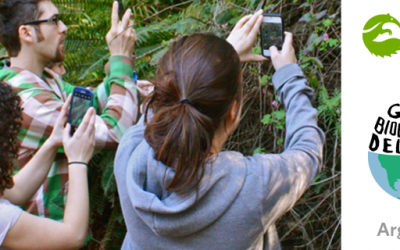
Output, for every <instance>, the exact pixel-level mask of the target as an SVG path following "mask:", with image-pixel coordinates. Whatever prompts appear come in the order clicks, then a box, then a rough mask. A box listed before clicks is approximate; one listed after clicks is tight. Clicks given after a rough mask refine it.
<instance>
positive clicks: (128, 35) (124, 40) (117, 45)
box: [106, 1, 136, 56]
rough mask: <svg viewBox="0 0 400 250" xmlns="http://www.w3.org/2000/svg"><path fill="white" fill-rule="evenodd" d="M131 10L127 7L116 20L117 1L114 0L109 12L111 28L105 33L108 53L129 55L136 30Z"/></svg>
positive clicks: (131, 51)
mask: <svg viewBox="0 0 400 250" xmlns="http://www.w3.org/2000/svg"><path fill="white" fill-rule="evenodd" d="M131 17H132V11H131V9H127V10H126V12H125V14H124V16H123V17H122V20H121V21H118V2H117V1H114V3H113V7H112V13H111V29H110V30H109V31H108V33H107V35H106V41H107V44H108V49H109V50H110V54H111V55H112V56H113V55H123V56H131V55H132V53H133V49H134V48H135V42H136V31H135V30H134V29H133V21H132V20H131Z"/></svg>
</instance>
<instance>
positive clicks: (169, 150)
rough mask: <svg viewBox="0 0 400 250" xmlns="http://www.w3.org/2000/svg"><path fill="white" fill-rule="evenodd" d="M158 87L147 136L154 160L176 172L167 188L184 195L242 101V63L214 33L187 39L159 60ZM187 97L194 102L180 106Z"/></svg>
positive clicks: (195, 182) (150, 101)
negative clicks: (221, 128) (236, 103)
mask: <svg viewBox="0 0 400 250" xmlns="http://www.w3.org/2000/svg"><path fill="white" fill-rule="evenodd" d="M154 85H155V88H154V91H153V93H152V94H151V95H150V97H149V98H148V100H147V108H146V113H148V110H149V109H152V110H153V113H154V117H153V118H152V120H151V121H150V122H149V123H148V124H147V128H146V130H145V138H146V141H147V142H148V143H149V145H150V146H151V147H152V148H153V150H154V152H155V157H156V159H157V160H159V161H161V162H162V163H164V164H165V165H167V166H170V167H172V168H173V169H174V170H175V175H174V177H173V179H172V180H171V182H170V183H168V184H167V186H166V189H167V190H169V191H174V192H182V193H185V192H188V191H190V190H191V189H193V188H196V187H197V185H198V183H199V182H200V180H201V178H202V177H203V174H204V164H205V162H206V160H207V159H208V158H209V156H210V149H211V146H212V140H213V138H214V132H215V131H216V129H217V128H218V127H219V126H221V125H225V123H224V122H225V118H226V116H227V114H228V112H229V110H230V108H231V107H232V104H233V102H234V100H237V101H239V102H240V100H241V98H242V73H241V65H240V59H239V56H238V54H237V53H236V51H235V50H234V48H233V47H232V46H231V45H230V44H229V43H228V42H226V41H225V40H224V39H221V38H219V37H217V36H215V35H212V34H194V35H191V36H185V37H183V38H181V39H180V40H178V41H176V42H175V43H173V45H172V47H171V48H170V49H169V50H168V51H167V52H166V54H165V55H164V56H163V58H162V59H161V60H160V64H159V68H158V71H157V78H156V81H155V83H154ZM183 99H188V100H190V101H191V102H192V104H190V101H189V103H177V102H179V101H180V100H183Z"/></svg>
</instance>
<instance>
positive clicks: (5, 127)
mask: <svg viewBox="0 0 400 250" xmlns="http://www.w3.org/2000/svg"><path fill="white" fill-rule="evenodd" d="M20 102H21V99H20V98H19V96H18V95H17V94H16V93H14V92H13V91H12V89H11V86H10V85H9V84H7V83H5V82H3V81H1V82H0V117H2V118H1V120H0V131H1V134H0V196H1V195H3V194H4V190H5V189H6V188H12V187H13V186H14V182H13V179H12V173H13V169H14V165H13V161H14V160H16V159H17V154H18V149H19V145H20V141H19V140H18V133H19V130H20V128H21V121H22V109H21V107H20Z"/></svg>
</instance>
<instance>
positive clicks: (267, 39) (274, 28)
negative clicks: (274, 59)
mask: <svg viewBox="0 0 400 250" xmlns="http://www.w3.org/2000/svg"><path fill="white" fill-rule="evenodd" d="M283 31H284V27H283V17H282V15H281V14H273V13H264V14H263V21H262V23H261V28H260V34H261V49H262V54H263V56H265V57H271V52H270V50H269V47H271V46H272V45H274V46H276V47H277V49H278V50H279V51H281V50H282V45H283Z"/></svg>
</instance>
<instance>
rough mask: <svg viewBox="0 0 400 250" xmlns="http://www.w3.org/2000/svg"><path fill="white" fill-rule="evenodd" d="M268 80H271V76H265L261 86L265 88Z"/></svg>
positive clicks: (262, 78)
mask: <svg viewBox="0 0 400 250" xmlns="http://www.w3.org/2000/svg"><path fill="white" fill-rule="evenodd" d="M268 79H269V75H263V76H262V77H261V80H260V84H261V86H265V85H266V84H267V81H268Z"/></svg>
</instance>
